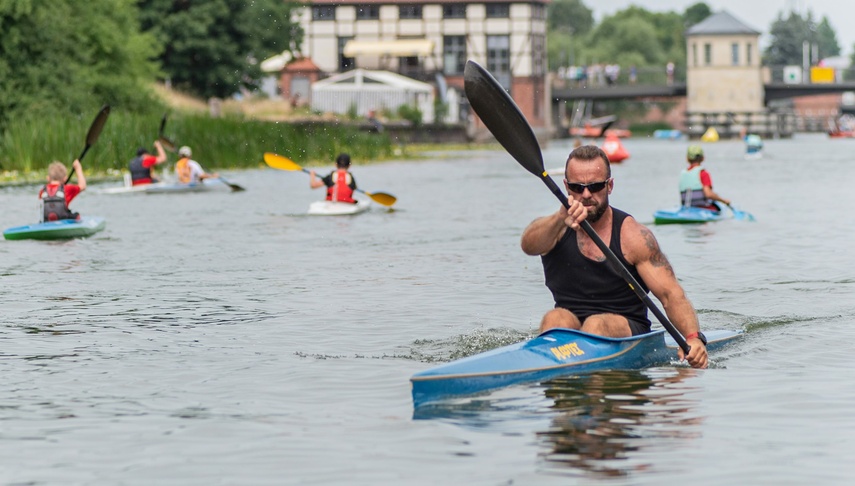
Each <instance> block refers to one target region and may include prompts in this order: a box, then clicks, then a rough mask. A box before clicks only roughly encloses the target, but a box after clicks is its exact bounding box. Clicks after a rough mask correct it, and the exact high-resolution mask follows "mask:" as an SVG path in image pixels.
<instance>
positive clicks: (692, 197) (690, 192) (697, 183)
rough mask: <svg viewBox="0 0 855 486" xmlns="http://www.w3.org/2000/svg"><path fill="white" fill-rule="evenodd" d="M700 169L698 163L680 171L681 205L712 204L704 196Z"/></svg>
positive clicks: (710, 200)
mask: <svg viewBox="0 0 855 486" xmlns="http://www.w3.org/2000/svg"><path fill="white" fill-rule="evenodd" d="M702 170H703V169H702V168H701V166H700V165H698V166H696V167H694V168H692V169H686V170H684V171H683V172H681V173H680V204H682V205H683V206H693V207H696V208H703V207H708V206H711V205H712V204H713V201H712V199H707V197H706V196H704V185H703V183H701V171H702Z"/></svg>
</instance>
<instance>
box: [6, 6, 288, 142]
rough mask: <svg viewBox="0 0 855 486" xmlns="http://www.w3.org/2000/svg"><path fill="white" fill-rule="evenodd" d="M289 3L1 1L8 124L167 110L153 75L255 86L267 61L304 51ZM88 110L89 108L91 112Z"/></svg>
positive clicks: (222, 91)
mask: <svg viewBox="0 0 855 486" xmlns="http://www.w3.org/2000/svg"><path fill="white" fill-rule="evenodd" d="M296 5H297V4H296V3H286V2H284V1H282V0H253V1H251V2H247V1H245V0H205V1H204V2H192V1H187V0H138V1H134V0H85V1H79V0H51V1H50V2H43V1H37V0H3V1H0V33H2V34H0V129H2V128H3V127H4V126H7V124H8V123H9V121H10V120H13V119H15V118H16V117H33V116H35V117H41V116H52V115H55V114H57V113H73V114H76V115H80V116H91V112H92V111H93V109H94V108H95V107H98V106H100V105H101V104H104V103H109V104H111V105H113V106H115V107H121V109H124V110H129V111H131V112H137V113H143V112H146V111H150V110H153V109H156V110H161V109H162V106H159V104H160V102H159V101H157V99H156V98H155V95H154V93H153V91H152V89H151V84H152V82H153V81H154V80H157V79H159V80H161V81H165V80H168V81H169V82H170V83H171V84H172V85H173V86H175V87H177V88H180V89H181V90H183V91H186V92H188V93H191V94H195V95H198V96H202V97H210V96H219V97H225V96H229V95H231V94H233V93H235V92H237V91H238V90H240V89H241V88H242V87H247V88H250V89H252V88H253V87H255V86H256V85H257V83H258V81H259V79H260V77H261V71H260V68H259V64H260V62H261V61H262V60H264V59H265V58H267V57H270V56H272V55H274V54H278V53H281V52H282V51H283V50H286V49H291V50H296V49H298V48H299V45H300V42H301V40H302V31H301V29H300V28H299V26H298V25H296V24H294V23H293V22H292V21H291V10H292V9H293V8H295V6H296ZM84 113H85V115H84Z"/></svg>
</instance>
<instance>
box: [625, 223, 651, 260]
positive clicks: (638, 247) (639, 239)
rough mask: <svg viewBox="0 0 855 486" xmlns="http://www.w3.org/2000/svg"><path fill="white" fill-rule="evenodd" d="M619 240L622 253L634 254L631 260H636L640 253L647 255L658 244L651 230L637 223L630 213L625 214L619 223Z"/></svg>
mask: <svg viewBox="0 0 855 486" xmlns="http://www.w3.org/2000/svg"><path fill="white" fill-rule="evenodd" d="M624 214H626V213H624ZM620 240H621V247H622V248H623V252H624V254H625V255H632V256H634V257H635V258H633V260H638V257H640V256H642V255H649V254H650V252H651V250H653V249H654V248H656V247H657V246H658V244H657V243H656V237H655V236H654V235H653V231H651V230H650V228H648V227H647V226H645V225H643V224H641V223H639V222H638V221H637V220H636V219H635V218H634V217H632V215H631V214H626V217H625V218H624V220H623V223H621V229H620Z"/></svg>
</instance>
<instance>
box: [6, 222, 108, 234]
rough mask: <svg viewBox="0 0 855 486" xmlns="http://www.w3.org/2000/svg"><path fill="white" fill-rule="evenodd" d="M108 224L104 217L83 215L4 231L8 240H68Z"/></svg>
mask: <svg viewBox="0 0 855 486" xmlns="http://www.w3.org/2000/svg"><path fill="white" fill-rule="evenodd" d="M106 225H107V222H106V220H104V218H99V217H82V218H80V219H61V220H59V221H48V222H45V223H38V224H30V225H26V226H15V227H13V228H7V229H6V230H5V231H3V237H4V238H6V239H7V240H67V239H72V238H85V237H87V236H91V235H94V234H95V233H97V232H99V231H101V230H103V229H104V228H105V227H106Z"/></svg>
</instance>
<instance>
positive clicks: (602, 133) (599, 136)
mask: <svg viewBox="0 0 855 486" xmlns="http://www.w3.org/2000/svg"><path fill="white" fill-rule="evenodd" d="M614 122H615V121H614V120H612V121H608V122H606V124H605V125H603V129H602V130H600V134H599V135H597V138H601V137H605V136H606V130H608V129H609V128H611V126H612V123H614Z"/></svg>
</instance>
